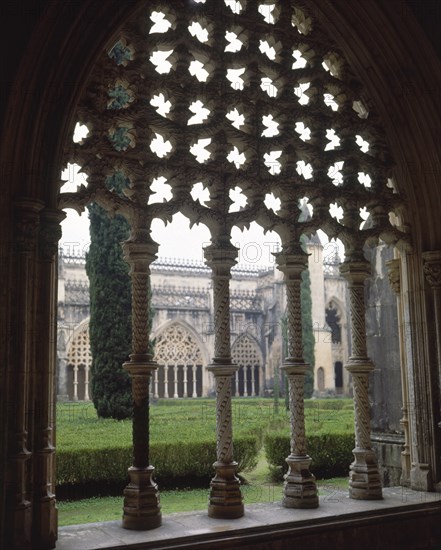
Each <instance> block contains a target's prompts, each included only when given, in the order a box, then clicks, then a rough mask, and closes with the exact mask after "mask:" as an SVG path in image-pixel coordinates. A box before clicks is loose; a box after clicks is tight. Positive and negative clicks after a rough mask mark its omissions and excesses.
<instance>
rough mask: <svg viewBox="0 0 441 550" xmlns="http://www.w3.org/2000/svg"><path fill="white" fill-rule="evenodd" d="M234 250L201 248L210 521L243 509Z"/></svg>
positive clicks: (228, 247)
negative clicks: (206, 274) (235, 398)
mask: <svg viewBox="0 0 441 550" xmlns="http://www.w3.org/2000/svg"><path fill="white" fill-rule="evenodd" d="M236 256H237V249H236V248H235V247H234V246H232V245H231V244H229V243H228V244H225V243H223V246H216V245H211V246H209V247H207V248H205V258H206V261H207V264H208V265H209V266H210V267H211V269H212V280H213V302H214V304H213V305H214V332H215V340H214V354H215V356H214V358H213V363H212V364H211V365H209V367H208V370H209V371H210V372H212V373H213V374H214V377H215V381H216V434H217V442H216V455H217V456H216V459H217V460H216V462H215V463H214V468H215V476H214V478H213V479H212V480H211V483H210V497H209V505H208V515H209V516H210V517H214V518H224V519H232V518H239V517H242V516H243V514H244V506H243V501H242V493H241V491H240V482H239V479H238V478H237V477H236V468H237V463H236V462H234V460H233V425H232V411H231V391H232V377H233V375H234V374H235V372H236V371H237V366H236V365H233V364H232V361H231V352H230V289H229V282H230V278H231V268H232V267H233V266H234V265H235V263H236Z"/></svg>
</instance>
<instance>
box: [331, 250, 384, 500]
mask: <svg viewBox="0 0 441 550" xmlns="http://www.w3.org/2000/svg"><path fill="white" fill-rule="evenodd" d="M340 272H341V274H342V275H343V277H345V278H346V279H347V281H348V283H349V285H348V287H349V299H350V308H351V329H352V330H351V344H352V354H351V357H349V360H348V363H347V364H346V365H345V367H346V369H347V370H348V371H349V372H350V373H351V374H352V380H353V386H354V418H355V445H356V446H355V449H354V450H353V454H354V457H355V460H354V462H353V463H352V464H351V468H350V470H351V471H350V479H349V496H350V497H351V498H354V499H360V500H376V499H381V498H383V497H382V490H381V480H380V474H379V470H378V464H377V458H376V456H375V452H374V451H373V450H372V445H371V426H370V405H369V374H370V373H371V372H372V371H373V370H374V365H373V364H372V361H371V360H370V359H369V358H368V357H367V348H366V323H365V313H366V308H365V300H364V282H365V280H366V278H367V277H368V276H369V274H370V265H369V263H368V262H367V261H348V262H345V263H343V264H342V265H341V266H340Z"/></svg>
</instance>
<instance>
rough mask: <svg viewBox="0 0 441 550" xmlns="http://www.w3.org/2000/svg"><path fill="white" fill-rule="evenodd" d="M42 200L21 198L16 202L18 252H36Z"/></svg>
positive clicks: (16, 243)
mask: <svg viewBox="0 0 441 550" xmlns="http://www.w3.org/2000/svg"><path fill="white" fill-rule="evenodd" d="M43 206H44V205H43V203H42V202H41V201H37V200H32V199H20V200H17V201H16V202H15V246H16V248H17V251H18V252H22V253H26V254H30V253H32V252H35V250H36V246H37V241H38V228H39V225H40V215H39V213H40V211H41V210H42V208H43Z"/></svg>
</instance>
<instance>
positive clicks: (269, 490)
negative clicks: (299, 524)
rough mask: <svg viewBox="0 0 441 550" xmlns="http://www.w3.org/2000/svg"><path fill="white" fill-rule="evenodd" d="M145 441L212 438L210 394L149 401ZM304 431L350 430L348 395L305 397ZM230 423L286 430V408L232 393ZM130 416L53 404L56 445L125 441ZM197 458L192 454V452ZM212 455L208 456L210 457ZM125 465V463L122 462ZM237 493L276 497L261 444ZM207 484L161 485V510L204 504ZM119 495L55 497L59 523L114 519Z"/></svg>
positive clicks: (329, 483) (260, 430) (278, 487)
mask: <svg viewBox="0 0 441 550" xmlns="http://www.w3.org/2000/svg"><path fill="white" fill-rule="evenodd" d="M150 410H151V414H150V426H151V430H150V431H151V441H152V443H155V442H158V443H159V442H162V443H163V442H175V441H176V440H182V441H193V440H195V439H197V438H203V439H207V438H210V439H211V438H213V441H214V440H215V438H216V404H215V400H214V399H197V400H193V399H187V400H183V399H180V400H160V401H159V402H158V403H157V404H154V405H152V406H151V409H150ZM305 422H306V431H307V433H331V432H334V431H339V432H341V431H344V432H351V431H353V403H352V400H350V399H326V400H306V401H305ZM233 429H234V433H235V435H236V436H238V435H241V434H242V435H250V434H253V435H258V437H259V438H260V439H261V440H262V439H263V435H264V433H265V432H267V431H268V430H270V431H278V432H280V431H282V432H284V431H285V430H286V433H287V434H289V430H290V426H289V413H288V412H287V411H286V410H285V408H284V403H283V401H281V402H280V403H279V406H278V407H277V405H276V404H275V403H274V402H273V400H270V399H261V398H242V399H240V398H238V399H233ZM131 437H132V434H131V421H130V420H126V421H115V420H111V419H106V420H103V419H99V418H97V416H96V413H95V409H94V407H93V405H92V404H91V403H65V404H58V405H57V448H58V449H59V450H63V449H85V450H87V449H93V448H106V447H108V445H109V441H110V442H111V443H112V444H116V445H118V446H119V445H121V446H126V445H130V442H131ZM195 459H197V457H195ZM214 460H215V456H213V462H214ZM128 466H129V464H128ZM241 476H242V479H243V482H244V483H243V486H242V494H243V496H244V502H245V504H251V503H255V502H274V501H278V500H280V499H281V496H282V487H283V483H281V482H279V483H274V482H272V481H271V478H270V474H269V468H268V464H267V461H266V459H265V454H264V451H263V448H261V450H260V451H259V455H258V460H257V465H256V467H255V468H254V469H252V470H251V471H245V472H241ZM320 485H321V487H322V488H321V489H320V494H321V495H322V496H323V495H324V496H326V495H329V494H332V492H333V487H334V486H342V487H345V486H346V485H347V480H346V479H341V478H338V479H335V480H329V479H327V480H325V481H323V482H320ZM207 499H208V482H207V488H193V489H191V488H187V489H181V490H178V489H175V490H161V506H162V511H163V513H164V514H170V513H174V512H184V511H192V510H204V509H206V506H207ZM122 502H123V501H122V497H120V496H118V497H115V496H108V497H101V498H97V497H95V498H87V499H82V500H75V501H60V502H58V509H59V524H60V525H73V524H79V523H89V522H95V521H110V520H119V519H120V518H121V515H122Z"/></svg>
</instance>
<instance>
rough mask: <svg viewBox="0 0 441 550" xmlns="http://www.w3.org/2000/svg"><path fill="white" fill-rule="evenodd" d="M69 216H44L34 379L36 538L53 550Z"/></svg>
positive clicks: (46, 213)
mask: <svg viewBox="0 0 441 550" xmlns="http://www.w3.org/2000/svg"><path fill="white" fill-rule="evenodd" d="M64 217H65V214H64V212H62V211H59V210H49V209H45V210H43V211H42V213H41V216H40V238H39V266H38V281H39V283H38V288H39V293H38V301H37V321H38V322H37V331H38V334H37V340H36V361H35V370H34V373H33V376H34V384H33V386H34V402H35V411H34V414H35V417H34V437H33V447H34V468H33V481H34V483H33V503H32V506H33V516H34V517H33V535H34V541H35V544H36V545H37V546H38V548H53V547H54V546H55V542H56V540H57V523H58V522H57V509H56V507H55V494H54V489H55V488H54V486H53V478H54V468H55V464H54V459H55V448H54V430H53V423H54V415H55V403H54V397H55V393H56V388H55V369H56V339H57V326H56V315H57V287H56V272H57V256H58V241H59V239H60V237H61V227H60V222H61V221H62V220H63V219H64Z"/></svg>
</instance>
